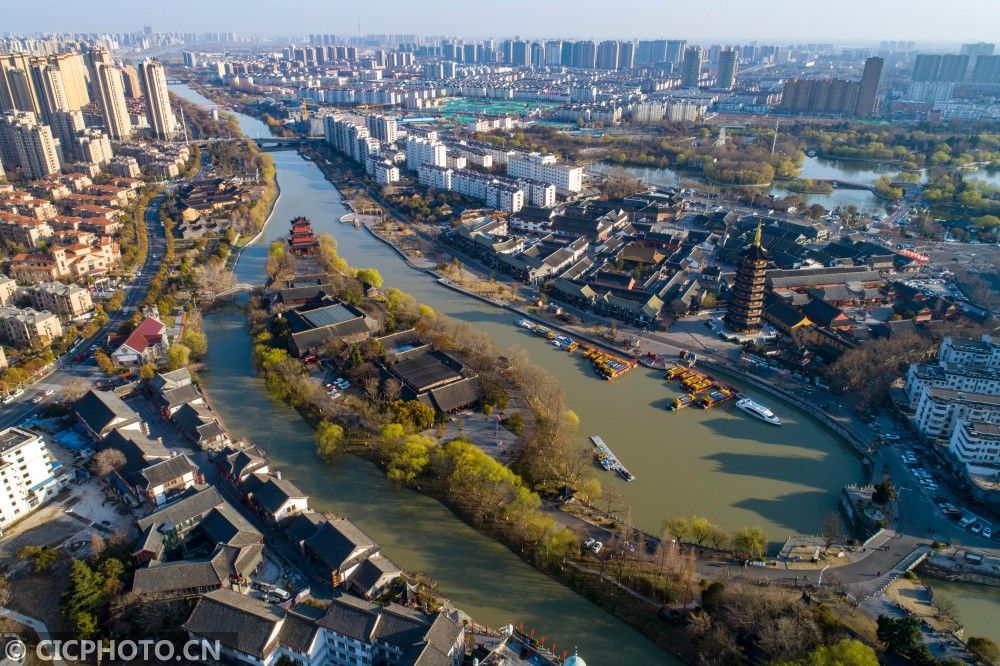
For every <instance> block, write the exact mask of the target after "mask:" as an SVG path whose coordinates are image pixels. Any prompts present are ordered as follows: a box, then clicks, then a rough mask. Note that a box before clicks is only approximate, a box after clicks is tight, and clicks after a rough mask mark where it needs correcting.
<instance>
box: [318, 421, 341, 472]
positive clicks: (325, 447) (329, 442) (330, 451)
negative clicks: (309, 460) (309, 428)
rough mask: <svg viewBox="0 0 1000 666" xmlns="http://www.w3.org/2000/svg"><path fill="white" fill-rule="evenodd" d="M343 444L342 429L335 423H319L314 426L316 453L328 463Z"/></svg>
mask: <svg viewBox="0 0 1000 666" xmlns="http://www.w3.org/2000/svg"><path fill="white" fill-rule="evenodd" d="M343 443H344V428H343V427H341V426H340V425H338V424H336V423H330V422H329V421H326V420H324V421H320V422H319V425H318V426H316V453H317V454H319V457H320V458H321V459H322V460H323V461H325V462H330V461H331V460H332V459H333V458H334V457H335V456H336V455H337V452H338V451H339V450H340V447H341V445H342V444H343Z"/></svg>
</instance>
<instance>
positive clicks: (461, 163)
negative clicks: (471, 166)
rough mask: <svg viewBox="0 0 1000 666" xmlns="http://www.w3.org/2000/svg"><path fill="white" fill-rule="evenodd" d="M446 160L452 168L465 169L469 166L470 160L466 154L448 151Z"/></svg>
mask: <svg viewBox="0 0 1000 666" xmlns="http://www.w3.org/2000/svg"><path fill="white" fill-rule="evenodd" d="M445 161H446V163H447V164H446V166H448V167H450V168H452V169H464V168H465V167H467V166H468V160H466V159H465V156H464V155H455V154H453V153H451V152H449V153H448V155H447V157H446V159H445Z"/></svg>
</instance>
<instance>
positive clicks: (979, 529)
mask: <svg viewBox="0 0 1000 666" xmlns="http://www.w3.org/2000/svg"><path fill="white" fill-rule="evenodd" d="M969 531H970V532H972V533H973V534H979V533H980V532H982V531H983V526H982V525H980V524H979V523H973V524H972V527H970V528H969Z"/></svg>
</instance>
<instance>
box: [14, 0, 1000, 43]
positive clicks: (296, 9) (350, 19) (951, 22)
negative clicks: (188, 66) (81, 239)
mask: <svg viewBox="0 0 1000 666" xmlns="http://www.w3.org/2000/svg"><path fill="white" fill-rule="evenodd" d="M253 4H254V3H247V2H236V1H235V0H217V1H214V2H212V3H196V2H194V1H193V0H177V1H176V2H172V3H169V4H157V5H154V6H146V7H144V8H143V9H142V10H141V11H137V10H136V8H135V6H134V4H133V3H131V2H128V1H126V0H106V1H104V2H101V3H99V4H98V5H96V6H95V5H94V4H87V5H82V4H80V3H77V2H73V1H72V0H50V1H48V2H44V3H41V4H28V3H15V4H13V5H12V6H9V7H7V8H6V9H5V12H4V13H5V24H6V31H7V32H10V33H35V32H130V31H137V30H141V29H142V26H143V25H150V26H152V28H153V30H154V31H163V32H206V31H209V32H215V31H231V32H237V33H242V34H261V35H300V34H308V33H325V34H338V35H343V36H349V35H356V34H358V33H359V30H358V28H359V26H360V33H361V34H378V33H402V34H408V33H414V34H420V35H449V36H457V37H468V38H479V37H491V36H492V37H498V36H515V35H519V36H522V37H525V38H543V37H575V38H598V37H606V38H609V39H610V38H620V39H628V38H637V39H640V38H653V37H664V36H674V37H678V38H684V39H688V40H715V41H726V40H731V41H763V40H771V41H776V42H778V43H789V42H796V41H799V42H801V41H817V40H821V41H826V42H836V43H847V44H858V45H861V44H864V43H869V42H873V41H874V42H876V43H877V42H879V41H881V40H911V41H919V42H923V43H927V44H952V43H961V42H968V41H981V40H984V41H991V39H993V40H995V38H996V37H995V32H996V31H995V29H993V30H991V28H992V27H993V26H996V25H997V24H998V23H1000V6H998V5H997V3H996V2H995V1H994V0H957V1H956V2H955V3H952V5H951V6H949V8H948V11H947V12H945V13H942V12H941V11H940V5H939V4H937V3H932V2H931V0H883V1H882V2H880V3H877V5H876V4H870V3H866V2H864V0H844V1H843V2H841V3H839V4H837V5H830V6H823V7H821V8H817V7H815V6H814V5H812V6H809V5H805V4H804V3H801V2H796V1H795V0H758V1H756V2H754V1H752V0H707V1H706V2H701V3H691V4H678V3H671V4H669V5H668V4H666V3H664V4H663V5H661V6H653V7H651V6H650V5H649V3H645V2H640V1H639V0H624V1H622V2H617V3H615V4H614V6H613V8H611V6H610V5H608V4H607V3H598V2H594V1H592V0H587V1H585V2H571V0H549V1H548V2H544V3H537V2H528V1H527V0H510V1H509V2H507V3H505V4H504V5H503V9H504V11H503V12H498V11H496V6H493V5H485V3H477V2H471V3H466V4H464V5H458V6H456V5H455V4H453V3H450V2H447V1H445V0H425V2H422V3H420V5H419V10H418V11H416V10H414V8H413V6H412V5H402V4H401V5H400V6H399V7H398V11H388V12H387V11H386V7H385V5H378V6H376V5H360V6H359V5H353V4H352V5H351V6H350V8H349V9H348V10H347V11H346V12H342V11H341V6H342V5H344V4H346V3H328V2H323V1H322V0H297V1H294V2H292V3H289V4H288V5H285V6H286V7H287V8H288V11H285V12H283V13H281V14H278V15H272V14H270V13H268V12H269V10H270V9H271V8H272V7H271V6H270V5H266V4H264V3H257V5H258V6H257V7H256V11H253V10H252V11H247V7H248V6H253ZM393 9H396V8H393ZM862 19H863V20H862ZM487 26H488V28H489V30H484V28H485V27H487ZM747 26H754V27H753V29H752V30H748V29H747ZM264 27H266V28H267V29H266V30H263V29H262V28H264Z"/></svg>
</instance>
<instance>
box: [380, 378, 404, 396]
mask: <svg viewBox="0 0 1000 666" xmlns="http://www.w3.org/2000/svg"><path fill="white" fill-rule="evenodd" d="M402 392H403V384H402V382H400V381H399V380H398V379H396V378H395V377H390V378H389V379H387V380H386V381H385V384H384V385H383V386H382V395H383V396H384V397H385V401H386V402H395V401H396V400H399V396H400V394H402Z"/></svg>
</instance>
